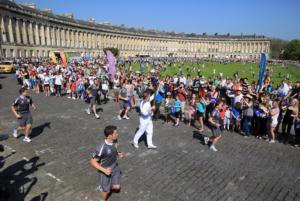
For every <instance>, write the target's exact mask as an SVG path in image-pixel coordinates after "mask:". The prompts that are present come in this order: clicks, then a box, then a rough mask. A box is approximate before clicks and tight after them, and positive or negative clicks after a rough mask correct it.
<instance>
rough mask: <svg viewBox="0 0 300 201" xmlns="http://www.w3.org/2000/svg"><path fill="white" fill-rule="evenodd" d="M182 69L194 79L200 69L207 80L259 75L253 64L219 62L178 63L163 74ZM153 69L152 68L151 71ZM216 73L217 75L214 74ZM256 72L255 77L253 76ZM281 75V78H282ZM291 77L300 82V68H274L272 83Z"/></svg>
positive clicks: (174, 72)
mask: <svg viewBox="0 0 300 201" xmlns="http://www.w3.org/2000/svg"><path fill="white" fill-rule="evenodd" d="M180 66H181V68H182V73H183V74H184V75H187V74H188V73H189V72H188V71H187V70H188V69H189V70H190V73H189V74H190V75H191V76H192V77H194V76H196V75H197V74H198V69H200V71H201V74H202V75H203V76H204V77H205V78H209V77H214V75H215V76H219V75H220V73H222V74H223V77H224V76H225V77H233V74H234V73H236V72H238V73H239V77H240V78H244V77H247V78H248V80H249V81H256V80H257V79H258V74H259V64H253V63H227V64H225V63H219V62H201V63H200V64H195V63H189V62H185V63H183V64H182V63H177V64H176V65H175V67H174V66H168V67H167V69H166V71H165V72H161V75H162V76H166V75H171V76H173V75H178V74H179V67H180ZM132 67H133V70H134V71H139V70H140V66H139V65H138V64H134V65H133V66H132ZM193 67H195V71H193ZM269 68H270V66H267V69H269ZM151 69H153V67H150V69H148V70H151ZM214 71H215V74H214ZM253 72H254V76H253ZM280 75H281V77H280ZM286 76H288V77H289V80H291V81H300V67H297V66H291V65H289V66H285V67H282V66H273V76H272V79H271V80H272V81H273V82H274V84H278V83H280V82H281V81H282V79H283V77H286Z"/></svg>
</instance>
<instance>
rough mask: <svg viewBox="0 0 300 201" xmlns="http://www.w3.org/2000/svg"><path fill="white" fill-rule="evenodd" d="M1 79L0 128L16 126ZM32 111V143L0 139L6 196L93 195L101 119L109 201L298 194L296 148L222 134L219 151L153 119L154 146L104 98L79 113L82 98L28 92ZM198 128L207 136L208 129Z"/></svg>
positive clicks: (271, 199)
mask: <svg viewBox="0 0 300 201" xmlns="http://www.w3.org/2000/svg"><path fill="white" fill-rule="evenodd" d="M0 83H2V84H3V89H2V90H0V123H1V125H0V133H1V134H7V133H9V134H10V133H11V132H12V128H13V127H15V126H16V125H17V121H16V120H15V119H14V117H13V115H12V113H11V112H10V104H11V103H12V101H13V99H14V98H15V97H16V96H17V95H18V94H17V90H18V87H17V86H16V83H15V80H14V78H13V76H11V75H7V76H4V77H3V76H2V77H1V79H0ZM31 96H32V97H33V100H34V102H35V103H36V105H37V108H38V110H37V111H36V112H33V118H34V128H33V134H32V140H33V142H32V143H30V144H25V143H23V141H22V138H23V137H20V138H19V139H14V138H12V137H10V138H9V139H7V140H5V141H2V142H0V143H2V144H4V145H5V148H6V150H5V152H3V153H1V158H0V159H1V160H0V161H1V162H0V168H1V173H0V184H1V186H4V185H5V186H6V188H8V189H9V191H10V192H11V197H10V200H13V201H17V200H26V201H27V200H31V201H39V200H50V201H60V200H62V201H68V200H74V201H76V200H77V201H85V200H86V201H96V200H99V196H100V193H99V191H97V190H96V186H97V184H98V182H99V177H98V173H97V172H96V171H95V170H94V169H93V168H92V167H91V166H90V164H89V159H90V157H91V153H92V152H93V150H94V148H95V147H96V145H97V144H98V143H99V142H100V140H102V139H103V128H104V127H105V126H106V125H108V124H114V125H117V126H118V128H119V142H120V144H119V149H120V150H121V151H123V152H125V153H126V157H125V158H124V159H122V160H120V161H119V164H120V166H121V169H122V172H123V176H122V190H121V192H120V193H114V194H112V196H111V197H110V199H109V200H111V201H148V200H149V201H150V200H151V201H158V200H162V201H175V200H176V201H177V200H178V201H192V200H195V201H202V200H203V201H206V200H207V201H214V200H220V201H223V200H224V201H233V200H236V201H242V200H249V201H252V200H253V201H260V200H265V201H283V200H285V201H293V200H294V201H296V200H300V157H299V156H300V149H298V148H293V147H291V146H289V145H283V144H279V143H276V144H268V143H266V142H265V141H259V140H256V139H255V138H253V137H250V138H247V139H245V138H243V137H242V136H240V135H238V134H234V133H224V135H223V136H224V137H223V139H222V140H221V142H220V144H218V145H217V148H218V150H219V151H218V152H216V153H215V152H212V151H210V150H209V149H208V147H207V146H205V145H203V143H202V141H201V139H202V137H201V136H200V135H199V134H198V133H196V132H195V129H193V128H187V127H185V126H183V125H180V126H179V127H178V128H175V127H173V126H172V125H163V124H162V122H161V121H157V122H154V138H153V139H154V143H155V144H156V145H157V146H158V149H157V150H147V149H146V147H145V146H144V144H143V143H141V144H140V149H138V150H135V149H133V147H132V146H131V145H130V141H131V140H132V138H133V135H134V132H135V130H136V128H137V125H138V116H137V114H136V113H135V112H131V113H130V117H131V119H130V120H122V121H119V120H117V111H118V106H117V105H116V104H114V103H113V102H112V101H110V102H109V103H108V104H106V105H101V106H99V109H100V108H101V111H100V116H101V118H100V120H97V119H95V118H94V117H93V116H89V115H87V114H86V113H85V112H84V109H85V108H86V105H85V104H84V103H82V102H80V101H74V100H70V99H67V98H56V97H45V96H44V95H43V94H39V95H35V94H31ZM204 134H206V135H210V132H209V131H206V132H205V133H204Z"/></svg>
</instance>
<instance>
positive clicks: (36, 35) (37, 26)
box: [35, 24, 41, 45]
mask: <svg viewBox="0 0 300 201" xmlns="http://www.w3.org/2000/svg"><path fill="white" fill-rule="evenodd" d="M40 43H41V41H40V33H39V25H38V24H35V44H36V45H40Z"/></svg>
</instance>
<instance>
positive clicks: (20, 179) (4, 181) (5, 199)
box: [0, 157, 48, 201]
mask: <svg viewBox="0 0 300 201" xmlns="http://www.w3.org/2000/svg"><path fill="white" fill-rule="evenodd" d="M38 160H39V157H33V158H31V159H30V160H29V161H26V160H20V161H18V162H16V163H15V164H12V165H10V166H8V167H7V168H5V169H4V170H1V173H0V186H1V188H0V201H24V200H25V198H26V196H27V195H28V193H29V192H30V190H31V189H32V187H33V186H34V185H35V184H36V183H37V178H36V177H30V175H31V174H33V173H34V172H36V171H38V168H39V167H41V166H44V165H45V163H40V164H38V163H37V162H38ZM0 163H1V167H2V166H3V165H4V163H5V158H4V157H0ZM47 195H48V193H42V194H41V195H39V196H37V197H35V198H34V199H33V200H34V201H38V200H39V201H41V200H45V198H46V197H47ZM33 200H32V201H33Z"/></svg>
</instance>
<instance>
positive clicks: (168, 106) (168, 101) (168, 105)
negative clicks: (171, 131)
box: [164, 92, 175, 123]
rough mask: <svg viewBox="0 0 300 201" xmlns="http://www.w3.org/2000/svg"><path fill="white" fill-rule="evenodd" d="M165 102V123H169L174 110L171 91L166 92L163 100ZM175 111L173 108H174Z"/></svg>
mask: <svg viewBox="0 0 300 201" xmlns="http://www.w3.org/2000/svg"><path fill="white" fill-rule="evenodd" d="M164 103H165V114H166V121H165V123H169V122H170V121H171V115H172V113H173V110H174V108H173V107H174V105H173V99H172V96H171V92H168V93H167V97H166V98H165V100H164ZM174 112H175V110H174Z"/></svg>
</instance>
